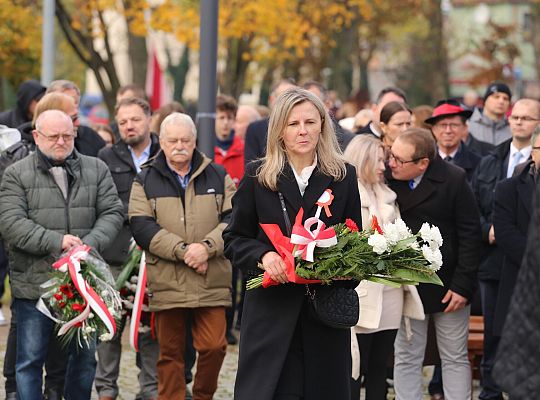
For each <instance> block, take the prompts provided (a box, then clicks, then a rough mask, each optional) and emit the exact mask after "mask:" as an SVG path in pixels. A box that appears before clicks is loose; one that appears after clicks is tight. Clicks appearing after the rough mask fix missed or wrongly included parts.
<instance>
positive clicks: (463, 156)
mask: <svg viewBox="0 0 540 400" xmlns="http://www.w3.org/2000/svg"><path fill="white" fill-rule="evenodd" d="M479 162H480V156H479V155H477V154H475V153H473V152H472V151H471V150H469V149H468V148H467V146H465V144H464V143H461V144H460V145H459V150H458V151H457V153H456V155H455V156H454V158H453V159H452V160H451V163H453V164H454V165H457V166H458V167H460V168H462V169H464V170H465V172H466V173H467V181H468V182H471V180H472V177H473V174H474V171H475V170H476V167H477V166H478V163H479Z"/></svg>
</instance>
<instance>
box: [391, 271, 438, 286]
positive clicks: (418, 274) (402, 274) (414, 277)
mask: <svg viewBox="0 0 540 400" xmlns="http://www.w3.org/2000/svg"><path fill="white" fill-rule="evenodd" d="M392 275H393V276H395V277H396V278H401V279H407V280H409V281H413V282H420V283H432V284H434V285H439V286H444V284H443V282H442V281H441V278H439V276H438V275H437V274H436V273H435V272H427V271H420V270H413V269H401V268H400V269H397V270H395V271H394V272H393V274H392Z"/></svg>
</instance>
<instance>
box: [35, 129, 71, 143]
mask: <svg viewBox="0 0 540 400" xmlns="http://www.w3.org/2000/svg"><path fill="white" fill-rule="evenodd" d="M36 132H37V133H39V134H40V135H41V136H43V137H44V138H45V139H47V140H48V141H49V142H51V143H56V142H58V140H59V139H60V138H62V140H63V141H64V142H71V141H72V140H73V139H74V138H75V135H73V134H68V133H64V134H57V135H45V134H44V133H43V132H41V131H38V130H37V129H36Z"/></svg>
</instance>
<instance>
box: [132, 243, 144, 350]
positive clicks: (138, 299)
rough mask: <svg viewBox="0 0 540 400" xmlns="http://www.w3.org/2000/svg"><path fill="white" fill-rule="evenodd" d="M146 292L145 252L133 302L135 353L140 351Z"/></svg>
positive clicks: (140, 264)
mask: <svg viewBox="0 0 540 400" xmlns="http://www.w3.org/2000/svg"><path fill="white" fill-rule="evenodd" d="M145 291H146V256H145V253H144V251H143V252H142V254H141V261H140V262H139V279H138V280H137V289H136V290H135V299H134V300H133V310H132V311H131V321H130V323H129V344H130V345H131V347H132V348H133V350H135V351H139V324H140V322H141V312H142V306H143V300H144V293H145Z"/></svg>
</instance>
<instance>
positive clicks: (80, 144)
mask: <svg viewBox="0 0 540 400" xmlns="http://www.w3.org/2000/svg"><path fill="white" fill-rule="evenodd" d="M105 145H106V143H105V141H104V140H103V139H102V138H101V136H99V134H98V133H97V132H96V131H95V130H93V129H92V128H90V127H89V126H84V125H81V126H79V127H78V128H77V137H76V138H75V148H76V149H77V151H78V152H79V153H81V154H84V155H87V156H91V157H97V155H98V153H99V151H100V150H101V149H102V148H103V147H105Z"/></svg>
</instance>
